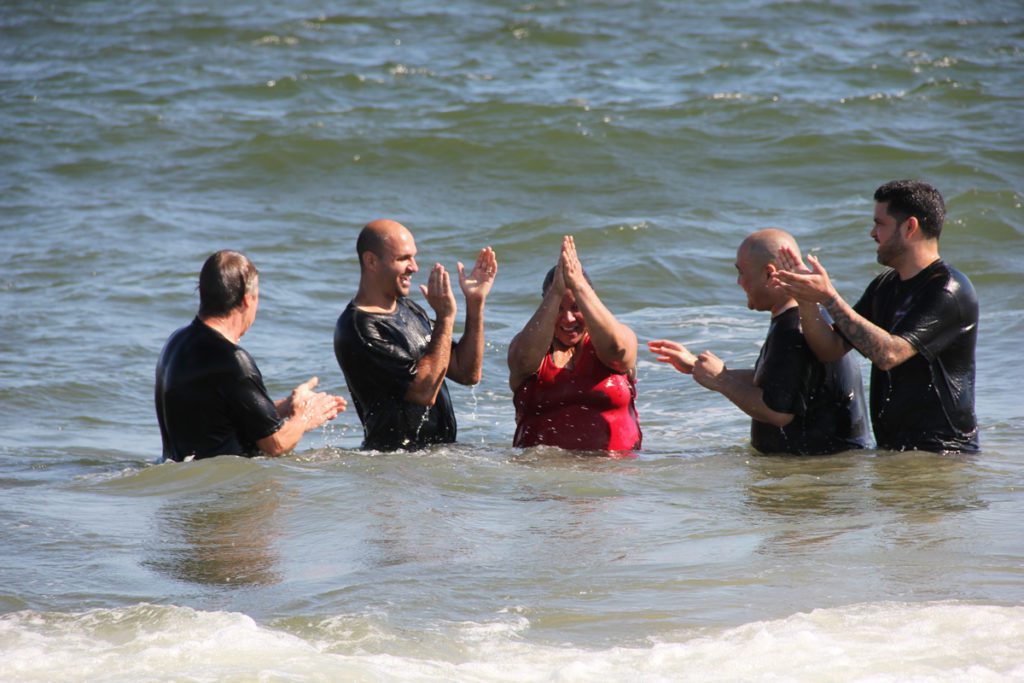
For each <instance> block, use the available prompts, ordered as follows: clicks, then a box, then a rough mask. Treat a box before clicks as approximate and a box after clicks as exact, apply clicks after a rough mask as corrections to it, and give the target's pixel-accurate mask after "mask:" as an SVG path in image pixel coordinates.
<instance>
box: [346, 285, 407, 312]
mask: <svg viewBox="0 0 1024 683" xmlns="http://www.w3.org/2000/svg"><path fill="white" fill-rule="evenodd" d="M352 303H354V304H355V305H356V308H358V309H359V310H361V311H366V312H368V313H392V312H394V310H395V308H397V307H398V297H396V296H391V295H389V294H387V293H386V292H382V291H380V290H379V289H377V288H375V287H373V286H371V285H369V284H367V283H366V282H363V281H362V280H360V282H359V290H358V291H357V292H356V296H355V298H354V299H352Z"/></svg>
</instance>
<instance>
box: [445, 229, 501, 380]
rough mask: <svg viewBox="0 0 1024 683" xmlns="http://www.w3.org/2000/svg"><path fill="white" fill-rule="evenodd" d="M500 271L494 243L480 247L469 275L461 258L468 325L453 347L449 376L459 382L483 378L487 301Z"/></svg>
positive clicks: (460, 266) (461, 282)
mask: <svg viewBox="0 0 1024 683" xmlns="http://www.w3.org/2000/svg"><path fill="white" fill-rule="evenodd" d="M497 274H498V259H497V256H495V254H494V250H493V249H491V248H490V247H484V248H483V249H481V250H480V254H479V255H478V256H477V257H476V263H475V264H474V265H473V271H472V272H471V273H470V274H469V276H468V277H467V276H466V269H465V267H464V266H463V265H462V263H461V262H459V286H461V287H462V294H463V295H464V296H465V297H466V328H465V330H463V332H462V338H461V339H459V342H458V343H457V344H455V345H453V347H452V351H451V362H450V364H449V365H448V377H450V378H451V379H452V381H454V382H458V383H459V384H469V385H472V384H476V383H477V382H479V381H480V377H481V375H482V368H483V360H484V302H485V301H486V300H487V295H488V294H489V293H490V291H491V287H492V286H493V284H494V278H495V276H496V275H497Z"/></svg>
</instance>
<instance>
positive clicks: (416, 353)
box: [334, 219, 498, 451]
mask: <svg viewBox="0 0 1024 683" xmlns="http://www.w3.org/2000/svg"><path fill="white" fill-rule="evenodd" d="M356 253H357V255H358V256H359V291H358V292H356V296H355V298H354V299H352V301H350V302H349V304H348V306H347V307H346V308H345V310H344V312H342V314H341V316H340V317H339V318H338V323H337V325H336V326H335V329H334V354H335V356H336V357H337V359H338V365H340V366H341V370H342V372H343V373H344V374H345V381H346V382H347V384H348V389H349V392H350V393H351V394H352V400H353V401H354V402H355V404H356V411H357V412H358V413H359V420H360V421H361V422H362V424H363V435H364V440H363V448H366V449H373V450H380V451H393V450H397V449H404V450H415V449H419V448H424V447H425V446H427V445H430V444H436V443H451V442H453V441H455V437H456V422H455V412H454V410H453V409H452V404H451V398H450V397H449V395H448V387H447V386H446V384H445V378H449V379H451V380H453V381H455V382H458V383H459V384H467V385H472V384H476V383H477V382H479V381H480V376H481V368H482V365H483V353H484V302H485V300H486V299H487V294H488V293H489V292H490V291H491V285H492V284H493V283H494V276H495V275H496V274H497V272H498V261H497V259H496V258H495V256H494V250H493V249H491V248H490V247H486V248H484V249H481V250H480V254H479V256H478V257H477V259H476V264H475V265H474V267H473V271H472V272H471V273H470V274H469V275H468V276H467V274H466V273H465V270H464V268H463V265H462V264H461V263H459V264H458V268H459V285H460V287H461V288H462V293H463V295H465V297H466V325H465V329H464V331H463V334H462V338H461V339H460V340H459V341H458V342H455V341H453V340H452V332H453V328H454V326H455V313H456V303H455V294H454V292H453V291H452V287H451V282H450V279H449V275H448V272H447V271H446V270H445V269H444V266H442V265H441V264H440V263H437V264H434V267H433V269H431V272H430V276H429V278H428V281H427V285H426V286H424V285H420V289H421V290H422V291H423V294H424V296H426V298H427V303H428V304H429V305H430V307H431V308H432V309H433V311H434V314H435V316H436V320H435V321H434V322H433V323H431V322H430V319H429V318H428V317H427V314H426V312H425V311H424V310H423V309H422V308H421V307H420V306H419V305H417V304H416V303H414V302H413V301H412V300H411V299H410V298H409V289H410V287H411V285H412V274H413V273H415V272H417V271H418V270H419V267H418V266H417V265H416V253H417V252H416V242H415V240H414V239H413V236H412V233H411V232H409V230H408V229H407V228H406V227H405V226H404V225H402V224H401V223H398V222H396V221H393V220H387V219H382V220H375V221H372V222H370V223H368V224H367V225H366V227H364V228H363V230H362V232H360V233H359V237H358V239H357V240H356Z"/></svg>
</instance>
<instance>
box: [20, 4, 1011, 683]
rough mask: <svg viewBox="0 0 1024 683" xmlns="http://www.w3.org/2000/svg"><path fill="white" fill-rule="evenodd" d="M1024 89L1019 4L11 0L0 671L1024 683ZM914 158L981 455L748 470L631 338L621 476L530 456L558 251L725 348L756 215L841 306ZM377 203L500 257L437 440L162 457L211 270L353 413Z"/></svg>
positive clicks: (646, 323) (286, 364)
mask: <svg viewBox="0 0 1024 683" xmlns="http://www.w3.org/2000/svg"><path fill="white" fill-rule="evenodd" d="M1022 93H1024V7H1022V6H1021V5H1020V3H1019V2H995V1H993V2H980V3H975V4H971V5H967V4H964V3H958V2H950V1H947V0H941V1H939V2H934V3H929V4H927V5H923V4H920V3H910V2H899V1H887V2H866V3H858V4H852V3H841V2H770V1H764V0H749V1H744V2H740V1H736V2H723V3H715V4H711V3H693V2H668V1H665V2H635V3H622V2H611V1H605V2H569V1H561V2H522V3H505V2H497V1H494V2H486V1H484V0H464V1H456V2H452V3H446V4H443V5H441V4H435V3H427V2H403V3H395V4H388V3H379V2H374V1H370V0H363V1H358V2H346V3H338V4H330V3H321V2H312V1H310V0H298V1H296V2H290V3H288V4H287V5H285V6H282V5H280V4H279V3H268V2H256V3H221V4H218V5H211V4H208V3H200V2H194V1H186V2H177V3H172V4H164V3H156V2H152V0H130V1H129V2H123V3H111V2H107V1H105V0H96V1H92V2H88V1H84V0H83V1H75V2H65V3H42V2H27V1H14V2H8V3H5V4H4V5H3V6H2V7H0V231H2V232H0V234H2V237H3V240H2V243H3V246H2V247H0V264H2V266H0V407H2V410H0V431H2V434H3V436H4V439H3V443H2V444H0V486H2V487H3V493H2V496H0V548H2V549H3V550H4V552H3V553H2V556H0V679H3V680H133V681H134V680H239V681H243V680H255V679H260V678H262V679H263V680H453V679H454V680H596V679H611V680H844V681H848V680H865V681H866V680H871V681H890V680H911V679H912V680H967V679H970V680H992V681H1001V680H1024V668H1022V664H1021V657H1020V654H1019V649H1020V648H1019V643H1020V642H1021V640H1022V637H1024V615H1022V610H1024V606H1022V605H1024V541H1022V538H1024V536H1022V534H1021V533H1020V522H1019V520H1020V518H1021V514H1022V513H1024V495H1022V493H1021V490H1022V487H1024V466H1022V465H1021V462H1022V460H1024V448H1022V446H1021V444H1022V438H1024V410H1022V408H1021V404H1022V402H1021V386H1022V384H1024V371H1022V370H1021V366H1020V363H1019V362H1018V361H1017V356H1018V355H1019V354H1018V349H1019V346H1020V340H1021V339H1024V304H1022V301H1024V299H1022V297H1021V292H1022V291H1024V268H1022V267H1021V263H1022V261H1024V240H1022V237H1024V206H1022V196H1024V114H1022V113H1021V112H1022V111H1024V97H1022ZM900 177H919V178H923V179H926V180H928V181H930V182H932V183H933V184H935V185H936V186H937V187H938V188H939V189H940V190H941V191H942V192H943V194H944V196H945V198H946V202H947V207H948V214H949V215H948V220H947V224H946V227H945V230H944V233H943V237H942V242H941V244H942V247H941V251H942V254H943V256H944V257H945V258H946V259H947V260H949V261H950V262H951V263H953V264H954V265H956V266H957V267H958V268H959V269H961V270H962V271H963V272H965V273H966V274H967V275H968V276H969V277H970V278H971V280H972V281H973V283H974V285H975V287H976V289H977V291H978V294H979V298H980V301H981V310H982V313H981V322H980V328H979V329H980V337H979V348H978V357H977V370H978V396H977V411H978V417H979V421H980V424H981V443H982V449H983V452H982V453H981V454H980V455H979V456H976V457H972V458H940V457H936V456H933V455H930V454H918V453H907V454H894V453H886V452H882V451H867V452H863V453H851V454H843V455H840V456H836V457H830V458H822V459H810V460H809V459H784V458H771V457H762V456H758V455H756V454H755V453H754V452H753V451H752V450H751V449H750V448H749V445H748V429H749V421H748V420H747V418H746V417H745V416H744V415H743V414H742V413H740V412H739V411H738V410H736V409H735V408H733V407H732V406H731V404H729V403H728V402H727V401H726V400H725V399H723V398H722V397H720V396H717V395H713V394H709V393H708V392H705V391H703V390H701V389H700V388H699V387H697V386H696V385H695V384H694V383H693V382H692V381H691V380H690V379H689V378H686V377H683V376H682V375H679V374H678V373H675V372H674V371H672V370H671V369H669V368H667V367H665V366H663V365H660V364H657V363H656V362H654V359H653V357H651V356H649V355H645V353H644V352H643V351H642V352H641V364H640V368H639V397H638V402H637V404H638V409H639V412H640V417H641V422H642V426H643V431H644V446H645V448H644V450H643V451H642V452H641V453H640V454H639V457H638V458H636V459H634V460H629V461H617V460H610V459H604V458H583V457H577V456H574V455H572V454H568V453H563V452H559V451H551V450H545V449H540V450H528V451H519V450H516V449H512V448H511V446H510V444H511V438H512V433H513V430H514V423H513V410H512V404H511V393H510V391H509V389H508V384H507V369H506V366H505V353H506V351H507V345H508V341H509V340H510V339H511V337H512V335H513V334H514V333H515V332H516V331H518V329H519V328H520V327H521V326H522V324H523V323H524V322H525V320H526V319H527V318H528V317H529V315H530V314H531V312H532V311H533V309H534V307H535V306H536V304H537V301H538V296H539V288H540V281H541V278H542V277H543V273H544V272H545V271H546V270H547V268H548V267H549V266H550V265H552V264H553V263H554V262H555V260H556V258H557V255H558V247H559V244H560V241H561V236H562V235H564V234H572V235H574V236H575V238H576V242H577V245H578V247H579V251H580V255H581V258H582V260H583V263H584V265H585V266H586V267H587V270H588V271H589V273H590V274H591V276H592V278H593V279H594V281H595V284H596V286H597V289H598V291H599V293H600V294H601V296H602V298H603V299H604V301H605V302H606V303H607V304H608V306H609V308H610V309H611V310H612V311H613V312H614V313H615V314H616V315H617V316H618V317H619V318H620V319H621V320H623V321H624V322H626V323H627V324H629V325H630V326H632V327H633V329H634V330H635V331H636V332H637V335H638V336H639V338H640V339H641V340H642V341H646V340H648V339H654V338H660V337H669V338H674V339H678V340H680V341H682V342H684V343H686V344H687V345H689V346H690V347H691V348H694V349H705V348H707V349H711V350H713V351H715V352H716V353H717V354H718V355H720V356H722V357H723V358H725V359H726V360H727V362H728V363H729V365H730V367H743V366H744V365H748V366H749V365H752V364H753V362H754V360H755V359H756V357H757V352H758V348H759V345H760V342H761V340H762V339H763V336H764V333H765V331H766V329H767V322H768V321H767V318H766V317H765V316H763V315H762V314H758V313H756V312H752V311H749V310H747V308H746V306H745V298H744V297H743V294H742V291H741V290H740V289H739V288H738V287H737V286H736V283H735V269H734V267H733V259H734V253H735V248H736V245H737V244H738V243H739V241H740V240H741V239H742V238H743V237H744V236H745V235H746V234H748V233H749V232H750V231H752V230H754V229H757V228H761V227H767V226H777V227H783V228H786V229H788V230H790V231H791V232H792V233H793V234H794V235H795V236H796V237H797V239H798V240H799V242H800V244H801V246H802V247H803V249H804V250H807V251H812V250H813V251H814V252H815V253H816V254H818V255H819V257H820V259H821V261H822V262H823V263H824V264H825V265H826V267H827V268H828V269H829V272H830V274H831V275H832V277H833V280H834V282H835V283H836V285H837V287H838V289H839V291H840V292H841V293H842V294H843V295H844V296H845V297H846V298H847V299H849V300H855V299H856V298H857V297H858V296H859V294H860V292H861V291H862V290H863V287H864V286H865V285H866V284H867V282H868V281H869V280H870V278H871V277H873V276H874V274H876V273H877V272H878V270H879V266H878V265H877V264H876V263H875V259H874V248H875V245H874V243H873V242H872V240H871V239H870V237H869V235H868V232H869V230H870V227H871V211H872V208H873V202H872V200H871V194H872V192H873V191H874V189H875V187H877V186H878V185H879V184H881V183H882V182H884V181H886V180H890V179H893V178H900ZM378 217H392V218H396V219H398V220H401V221H402V222H403V223H405V224H406V225H408V226H409V227H410V228H411V229H412V230H413V232H414V234H415V235H416V240H417V244H418V247H419V251H420V255H419V260H420V263H421V266H425V265H429V264H432V263H434V262H441V263H444V264H445V265H446V267H448V268H449V269H453V268H454V266H455V263H456V261H458V260H462V261H463V262H468V261H470V260H471V259H472V258H473V256H474V254H475V253H476V251H477V250H478V249H479V248H480V247H482V246H484V245H487V244H489V245H492V246H494V248H495V249H496V251H497V254H498V259H499V274H498V281H497V285H496V287H495V290H494V292H493V294H492V295H491V297H490V299H489V300H488V307H487V319H486V335H487V350H486V357H485V364H484V380H483V381H482V382H481V383H480V384H479V385H478V386H477V387H475V388H473V389H463V388H460V387H453V389H452V394H453V397H454V399H455V401H456V409H457V415H458V419H459V434H460V443H459V444H457V445H456V446H453V447H446V448H440V449H436V450H432V451H427V452H422V453H415V454H396V455H388V456H381V455H373V454H366V453H363V452H360V451H358V450H357V448H358V445H359V443H360V441H361V431H360V427H359V424H358V420H357V419H356V416H355V413H354V411H352V412H351V413H346V414H343V415H342V416H341V417H339V418H338V420H336V421H335V422H334V423H333V424H332V425H331V426H329V427H328V428H325V429H324V430H321V431H318V432H315V433H311V434H309V435H307V436H306V438H305V439H304V440H303V442H302V444H301V445H300V447H299V449H298V450H297V451H296V453H295V454H294V455H292V456H289V457H286V458H284V459H280V460H256V461H245V460H240V459H235V458H221V459H217V460H215V461H211V462H204V463H194V464H191V465H188V466H184V467H182V466H156V465H155V464H154V463H155V462H156V460H157V459H158V457H159V451H160V439H159V432H158V429H157V425H156V419H155V414H154V412H153V405H152V390H153V372H154V366H155V362H156V358H157V355H158V353H159V350H160V348H161V346H162V344H163V342H164V340H165V339H166V338H167V336H168V335H169V334H170V333H171V332H172V331H173V330H174V329H176V328H177V327H180V326H182V325H184V324H186V323H187V322H188V321H189V320H190V319H191V317H192V316H193V315H194V312H195V307H196V296H195V282H196V277H197V272H198V269H199V267H200V265H201V263H202V261H203V260H204V259H205V257H206V256H207V255H208V254H209V253H211V252H212V251H214V250H217V249H220V248H235V249H240V250H242V251H245V252H246V253H247V254H249V255H250V257H252V258H253V260H254V261H255V262H256V264H257V265H258V267H259V268H260V271H261V288H260V289H261V307H260V311H259V317H258V320H257V322H256V325H255V326H254V327H253V328H252V329H251V330H250V331H249V333H248V334H247V335H246V337H245V339H244V340H243V345H244V346H245V347H246V348H247V349H248V350H249V351H250V352H251V353H252V354H253V356H254V357H255V358H256V360H257V362H258V363H259V365H260V368H261V370H262V371H263V374H264V377H265V378H266V380H267V384H268V387H269V389H270V391H271V393H272V394H273V395H275V396H283V395H284V394H285V393H286V392H287V391H288V390H290V389H291V387H293V386H294V385H295V384H297V383H299V382H300V381H302V380H304V379H306V378H307V377H309V376H311V375H317V376H319V377H320V380H321V384H322V386H325V387H326V388H328V389H330V390H331V391H335V392H340V393H342V394H344V395H346V396H347V391H346V389H345V387H344V381H343V378H342V376H341V372H340V371H339V369H338V367H337V365H336V363H335V360H334V357H333V350H332V346H331V340H332V333H333V326H334V322H335V320H336V318H337V316H338V315H339V313H340V312H341V310H342V309H343V307H344V305H345V303H346V302H347V301H348V300H349V298H351V296H352V294H353V293H354V292H355V288H356V284H357V281H358V267H357V263H356V259H355V254H354V242H355V236H356V234H357V232H358V230H359V228H360V227H361V226H362V225H363V224H364V223H366V222H367V221H368V220H371V219H373V218H378ZM419 281H422V279H421V280H419ZM460 303H461V299H460ZM460 317H461V314H460ZM864 369H865V377H866V376H867V373H866V370H867V366H866V365H864Z"/></svg>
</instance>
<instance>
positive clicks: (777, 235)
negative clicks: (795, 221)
mask: <svg viewBox="0 0 1024 683" xmlns="http://www.w3.org/2000/svg"><path fill="white" fill-rule="evenodd" d="M783 246H788V247H789V248H790V249H792V250H793V252H794V253H797V254H799V253H800V248H799V247H798V246H797V244H796V240H795V239H794V238H793V236H792V235H790V234H789V233H788V232H786V231H785V230H779V229H778V228H767V229H765V230H758V231H757V232H754V233H751V234H750V235H748V236H747V238H746V239H745V240H743V242H741V243H740V248H739V249H737V250H736V254H737V258H739V259H741V260H744V261H746V262H747V263H749V264H750V266H751V267H752V268H763V267H765V266H766V265H768V264H769V263H775V261H776V259H777V258H778V256H779V249H781V248H782V247H783Z"/></svg>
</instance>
